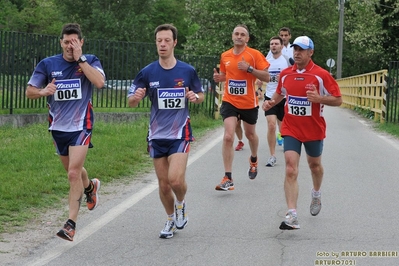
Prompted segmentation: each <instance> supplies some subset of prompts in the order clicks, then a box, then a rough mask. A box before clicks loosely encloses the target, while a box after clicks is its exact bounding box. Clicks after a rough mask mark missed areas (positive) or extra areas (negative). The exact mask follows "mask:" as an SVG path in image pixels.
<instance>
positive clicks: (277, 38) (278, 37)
mask: <svg viewBox="0 0 399 266" xmlns="http://www.w3.org/2000/svg"><path fill="white" fill-rule="evenodd" d="M272 40H279V41H280V44H283V39H281V37H280V36H273V37H271V38H270V41H269V42H271V41H272Z"/></svg>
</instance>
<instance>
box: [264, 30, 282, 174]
mask: <svg viewBox="0 0 399 266" xmlns="http://www.w3.org/2000/svg"><path fill="white" fill-rule="evenodd" d="M282 49H283V40H282V38H280V37H279V36H274V37H272V38H271V39H270V52H271V56H270V57H267V61H268V62H269V63H270V67H269V74H270V81H269V82H268V83H267V84H266V92H265V101H266V100H269V99H271V97H272V96H273V94H274V93H275V91H276V89H277V84H278V81H279V78H280V72H281V71H282V70H283V69H285V68H287V67H288V66H289V62H288V58H287V57H285V56H284V55H283V54H282ZM257 85H258V86H259V87H262V85H263V84H262V82H261V81H259V80H258V81H257ZM284 104H285V99H283V100H282V101H281V102H280V103H279V104H277V105H275V106H274V107H273V108H271V109H269V110H268V111H265V116H266V121H267V143H268V145H269V151H270V158H269V160H268V161H267V163H266V166H269V167H272V166H274V165H275V164H276V161H277V160H276V155H275V151H276V140H275V139H276V127H277V124H278V126H279V128H280V124H281V121H282V120H283V118H284ZM280 138H281V135H280ZM281 145H282V144H281Z"/></svg>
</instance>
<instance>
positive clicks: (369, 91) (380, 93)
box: [337, 69, 388, 122]
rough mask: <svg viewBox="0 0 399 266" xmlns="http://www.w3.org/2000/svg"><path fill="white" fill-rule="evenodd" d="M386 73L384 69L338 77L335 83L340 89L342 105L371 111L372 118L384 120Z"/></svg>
mask: <svg viewBox="0 0 399 266" xmlns="http://www.w3.org/2000/svg"><path fill="white" fill-rule="evenodd" d="M387 74H388V71H387V70H385V69H384V70H380V71H376V72H371V73H367V74H363V75H357V76H352V77H347V78H342V79H338V80H337V83H338V85H339V87H340V89H341V94H342V100H343V103H342V106H343V107H346V108H351V109H355V108H361V109H363V110H367V111H371V112H373V114H374V120H379V121H380V122H384V121H385V112H386V110H385V109H386V108H385V105H384V99H385V97H386V95H385V91H386V82H385V80H384V77H386V76H387Z"/></svg>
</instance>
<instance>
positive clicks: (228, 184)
mask: <svg viewBox="0 0 399 266" xmlns="http://www.w3.org/2000/svg"><path fill="white" fill-rule="evenodd" d="M215 189H216V190H223V191H227V190H234V183H233V180H230V179H229V178H228V177H227V176H224V177H223V178H222V182H220V184H219V185H217V186H216V187H215Z"/></svg>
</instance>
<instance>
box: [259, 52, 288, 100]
mask: <svg viewBox="0 0 399 266" xmlns="http://www.w3.org/2000/svg"><path fill="white" fill-rule="evenodd" d="M267 61H268V62H269V63H270V66H269V69H268V70H269V74H270V82H268V83H267V84H266V92H265V94H266V97H269V98H271V97H272V96H273V94H274V92H275V91H276V89H277V84H278V76H279V75H280V72H281V70H283V69H284V68H287V67H289V64H288V62H287V59H286V58H285V57H284V55H280V56H279V57H278V58H277V59H275V58H274V57H273V56H271V57H268V58H267Z"/></svg>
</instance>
